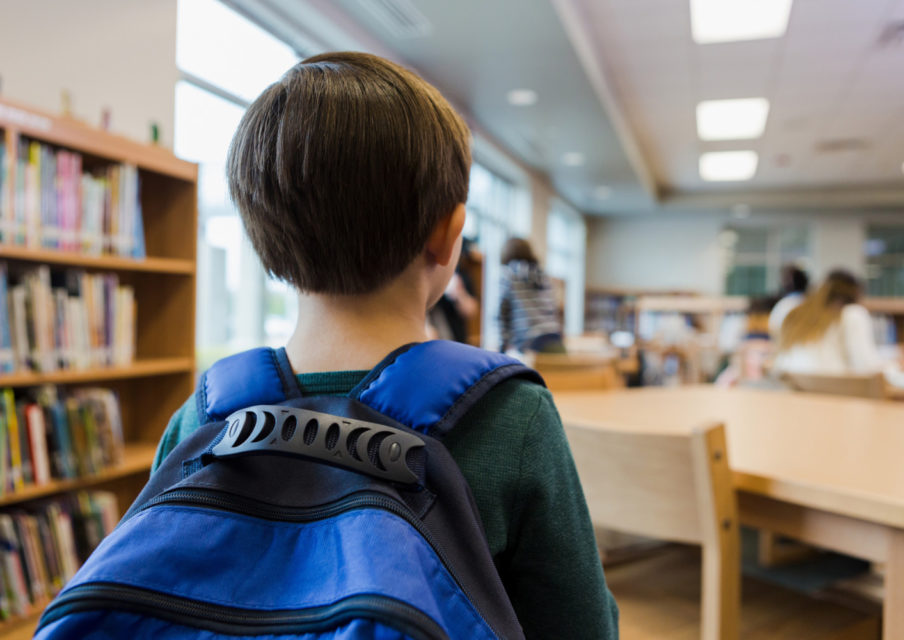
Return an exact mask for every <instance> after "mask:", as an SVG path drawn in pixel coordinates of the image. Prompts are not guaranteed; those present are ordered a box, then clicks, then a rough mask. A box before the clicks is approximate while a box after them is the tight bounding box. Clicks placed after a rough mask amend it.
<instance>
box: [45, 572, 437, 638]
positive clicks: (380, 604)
mask: <svg viewBox="0 0 904 640" xmlns="http://www.w3.org/2000/svg"><path fill="white" fill-rule="evenodd" d="M97 610H114V611H125V612H129V613H136V614H142V615H147V616H151V617H154V618H158V619H162V620H166V621H168V622H172V623H174V624H179V625H183V626H189V627H195V628H201V629H205V630H208V631H213V632H215V633H222V634H226V635H244V636H253V635H268V634H274V635H275V634H304V633H317V632H322V631H327V630H329V629H333V628H335V627H337V626H339V625H342V624H344V623H347V622H350V621H351V620H354V619H357V618H368V619H371V620H375V621H377V622H381V623H384V624H387V625H389V626H391V627H393V628H394V629H398V630H399V631H401V632H402V633H405V634H406V635H409V636H411V637H412V638H415V639H416V640H448V636H447V635H446V633H445V631H443V629H442V628H441V627H440V626H439V625H438V624H437V623H436V622H435V621H434V620H433V619H432V618H431V617H430V616H428V615H427V614H425V613H423V612H422V611H420V610H418V609H416V608H415V607H412V606H411V605H408V604H406V603H404V602H401V601H399V600H396V599H394V598H388V597H386V596H382V595H377V594H362V595H355V596H350V597H348V598H345V599H343V600H340V601H338V602H336V603H333V604H330V605H326V606H321V607H307V608H304V609H281V610H276V611H261V610H258V609H242V608H238V607H227V606H223V605H217V604H211V603H208V602H201V601H199V600H191V599H188V598H182V597H179V596H172V595H168V594H163V593H159V592H157V591H151V590H148V589H141V588H138V587H131V586H127V585H121V584H113V583H101V582H97V583H91V584H83V585H79V586H77V587H73V588H72V589H70V590H69V591H67V592H66V593H65V594H63V595H62V596H60V597H59V598H58V599H57V600H56V601H54V603H53V604H52V605H51V606H50V607H48V609H47V610H46V611H45V612H44V615H43V616H42V617H41V623H40V625H39V627H38V628H39V629H40V628H42V627H45V626H47V625H49V624H51V623H53V622H55V621H56V620H59V619H60V618H62V617H64V616H67V615H72V614H75V613H81V612H85V611H97Z"/></svg>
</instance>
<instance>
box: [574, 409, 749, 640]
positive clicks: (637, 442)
mask: <svg viewBox="0 0 904 640" xmlns="http://www.w3.org/2000/svg"><path fill="white" fill-rule="evenodd" d="M565 431H566V434H567V436H568V440H569V442H570V444H571V450H572V454H573V455H574V459H575V463H576V464H577V469H578V475H579V476H580V478H581V484H582V485H583V487H584V493H585V495H586V497H587V504H588V506H589V508H590V515H591V518H592V520H593V523H594V525H595V526H600V527H604V528H606V529H611V530H615V531H619V532H623V533H629V534H635V535H641V536H647V537H655V538H659V539H662V540H669V541H675V542H683V543H691V544H698V545H700V546H701V547H702V557H703V561H702V598H701V600H702V603H701V628H702V634H701V637H702V638H703V639H704V640H734V639H736V638H737V637H738V628H739V609H740V539H739V531H738V512H737V502H736V499H735V494H734V491H733V489H732V485H731V472H730V469H729V466H728V458H727V452H726V447H725V430H724V428H723V427H722V425H714V426H710V427H708V428H703V429H697V430H694V431H693V432H691V433H689V434H662V433H653V432H638V431H637V430H636V429H631V430H630V431H622V430H619V429H618V428H617V427H613V428H611V429H599V428H597V427H593V428H590V427H580V426H567V425H566V429H565Z"/></svg>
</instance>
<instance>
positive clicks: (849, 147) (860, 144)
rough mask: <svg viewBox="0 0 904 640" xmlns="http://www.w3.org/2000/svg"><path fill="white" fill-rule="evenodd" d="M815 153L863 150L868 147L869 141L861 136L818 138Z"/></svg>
mask: <svg viewBox="0 0 904 640" xmlns="http://www.w3.org/2000/svg"><path fill="white" fill-rule="evenodd" d="M815 148H816V153H843V152H845V151H864V150H866V149H868V148H869V141H867V140H864V139H863V138H834V139H831V140H820V141H819V142H817V143H816V146H815Z"/></svg>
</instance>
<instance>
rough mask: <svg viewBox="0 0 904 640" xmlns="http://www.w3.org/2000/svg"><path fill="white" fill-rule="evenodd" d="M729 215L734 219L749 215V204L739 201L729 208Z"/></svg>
mask: <svg viewBox="0 0 904 640" xmlns="http://www.w3.org/2000/svg"><path fill="white" fill-rule="evenodd" d="M731 217H732V218H735V219H736V220H743V219H744V218H749V217H750V205H749V204H745V203H743V202H739V203H738V204H736V205H734V206H733V207H732V208H731Z"/></svg>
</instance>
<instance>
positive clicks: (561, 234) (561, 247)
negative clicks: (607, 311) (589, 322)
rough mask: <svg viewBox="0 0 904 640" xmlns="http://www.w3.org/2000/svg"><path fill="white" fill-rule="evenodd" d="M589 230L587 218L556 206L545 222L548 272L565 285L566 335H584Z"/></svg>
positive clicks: (566, 207)
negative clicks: (585, 219) (586, 254)
mask: <svg viewBox="0 0 904 640" xmlns="http://www.w3.org/2000/svg"><path fill="white" fill-rule="evenodd" d="M586 246H587V227H586V225H585V224H584V218H583V217H582V216H581V214H579V213H578V212H577V211H575V210H574V209H572V208H571V207H569V206H567V205H566V204H565V203H563V202H556V203H555V204H554V205H553V208H552V209H551V210H550V212H549V217H548V218H547V221H546V271H547V273H549V275H550V276H552V277H554V278H559V279H560V280H563V281H564V282H565V299H564V301H563V302H564V304H565V332H566V333H570V334H573V335H577V334H580V333H582V332H583V331H584V272H585V256H584V254H585V252H586Z"/></svg>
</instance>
